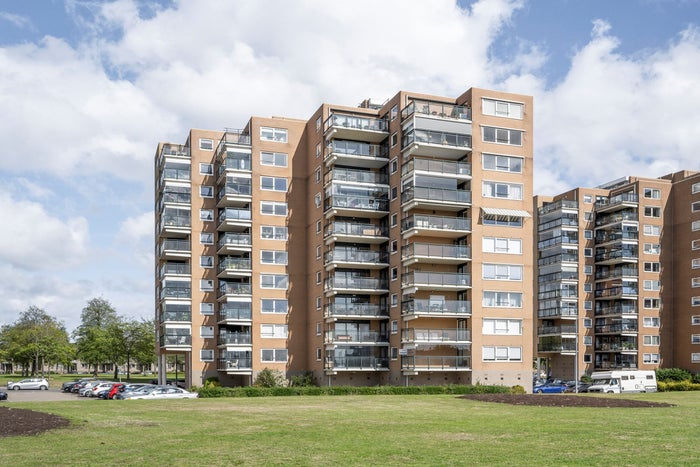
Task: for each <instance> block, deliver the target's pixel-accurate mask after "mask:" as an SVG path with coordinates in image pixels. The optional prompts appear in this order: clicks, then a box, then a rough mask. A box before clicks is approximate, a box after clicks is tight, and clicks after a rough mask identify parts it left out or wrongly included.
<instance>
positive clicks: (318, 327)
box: [316, 321, 321, 336]
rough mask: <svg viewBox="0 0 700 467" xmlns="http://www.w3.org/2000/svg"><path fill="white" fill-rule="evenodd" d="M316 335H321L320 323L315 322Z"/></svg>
mask: <svg viewBox="0 0 700 467" xmlns="http://www.w3.org/2000/svg"><path fill="white" fill-rule="evenodd" d="M316 335H317V336H320V335H321V322H320V321H316Z"/></svg>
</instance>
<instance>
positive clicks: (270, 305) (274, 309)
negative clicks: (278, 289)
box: [260, 298, 287, 314]
mask: <svg viewBox="0 0 700 467" xmlns="http://www.w3.org/2000/svg"><path fill="white" fill-rule="evenodd" d="M260 312H261V313H279V314H286V313H287V300H285V299H282V298H263V299H261V300H260Z"/></svg>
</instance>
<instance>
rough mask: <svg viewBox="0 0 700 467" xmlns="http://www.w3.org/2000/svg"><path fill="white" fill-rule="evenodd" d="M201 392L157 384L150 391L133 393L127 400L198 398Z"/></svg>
mask: <svg viewBox="0 0 700 467" xmlns="http://www.w3.org/2000/svg"><path fill="white" fill-rule="evenodd" d="M197 397H199V394H197V393H196V392H189V391H186V390H184V389H182V388H179V387H177V386H156V387H155V388H153V389H152V390H150V391H148V392H142V393H138V394H135V395H132V396H131V397H129V398H128V399H127V400H137V399H149V400H150V399H196V398H197Z"/></svg>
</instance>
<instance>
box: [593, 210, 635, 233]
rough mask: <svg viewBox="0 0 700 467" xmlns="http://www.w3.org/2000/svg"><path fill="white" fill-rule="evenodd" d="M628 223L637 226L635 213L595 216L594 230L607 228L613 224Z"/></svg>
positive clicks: (625, 212)
mask: <svg viewBox="0 0 700 467" xmlns="http://www.w3.org/2000/svg"><path fill="white" fill-rule="evenodd" d="M623 222H625V223H628V224H630V225H637V222H638V221H637V211H636V210H635V211H622V212H618V213H615V214H608V215H605V216H596V219H595V228H596V229H600V228H603V227H608V226H611V225H613V224H621V223H623Z"/></svg>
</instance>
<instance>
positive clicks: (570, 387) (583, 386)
mask: <svg viewBox="0 0 700 467" xmlns="http://www.w3.org/2000/svg"><path fill="white" fill-rule="evenodd" d="M590 385H591V383H583V382H581V381H579V383H578V392H588V387H589V386H590ZM565 392H577V391H576V382H568V383H567V385H566V391H565Z"/></svg>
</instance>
